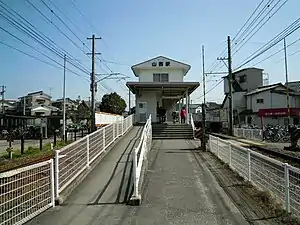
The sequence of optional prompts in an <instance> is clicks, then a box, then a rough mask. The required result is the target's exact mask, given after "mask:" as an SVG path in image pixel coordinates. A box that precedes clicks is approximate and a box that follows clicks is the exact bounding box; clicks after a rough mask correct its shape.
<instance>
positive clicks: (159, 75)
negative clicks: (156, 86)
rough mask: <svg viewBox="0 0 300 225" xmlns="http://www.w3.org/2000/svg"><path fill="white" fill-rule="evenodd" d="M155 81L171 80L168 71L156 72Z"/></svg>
mask: <svg viewBox="0 0 300 225" xmlns="http://www.w3.org/2000/svg"><path fill="white" fill-rule="evenodd" d="M153 82H169V74H168V73H154V74H153Z"/></svg>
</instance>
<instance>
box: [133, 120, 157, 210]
mask: <svg viewBox="0 0 300 225" xmlns="http://www.w3.org/2000/svg"><path fill="white" fill-rule="evenodd" d="M151 146H152V124H151V115H150V116H149V118H148V120H147V122H146V124H145V126H144V128H143V132H142V134H141V139H140V142H139V144H138V146H137V147H136V148H135V149H134V151H133V156H132V161H133V194H132V200H133V201H135V202H136V203H135V204H138V205H139V204H140V202H141V194H140V189H141V186H142V179H141V175H142V170H143V164H144V163H143V162H144V160H145V159H146V158H147V153H148V151H149V150H150V149H151Z"/></svg>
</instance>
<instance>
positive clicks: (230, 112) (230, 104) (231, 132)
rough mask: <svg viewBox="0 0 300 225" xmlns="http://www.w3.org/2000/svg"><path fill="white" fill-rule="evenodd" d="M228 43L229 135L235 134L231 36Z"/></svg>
mask: <svg viewBox="0 0 300 225" xmlns="http://www.w3.org/2000/svg"><path fill="white" fill-rule="evenodd" d="M227 44H228V76H229V77H228V78H229V82H228V85H229V96H228V97H229V132H228V133H229V135H230V136H233V109H232V82H233V79H232V68H231V64H232V59H231V41H230V36H228V37H227Z"/></svg>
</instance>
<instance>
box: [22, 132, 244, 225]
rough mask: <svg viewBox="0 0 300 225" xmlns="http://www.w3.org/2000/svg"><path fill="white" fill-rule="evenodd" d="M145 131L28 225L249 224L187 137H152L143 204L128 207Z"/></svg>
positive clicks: (118, 148) (133, 135)
mask: <svg viewBox="0 0 300 225" xmlns="http://www.w3.org/2000/svg"><path fill="white" fill-rule="evenodd" d="M141 132H142V127H137V126H135V127H133V128H132V130H131V131H130V132H129V133H128V134H127V135H126V136H125V137H124V138H123V139H122V140H120V142H119V143H118V144H116V145H115V146H114V148H113V149H112V150H111V151H110V152H109V153H108V154H107V155H106V156H105V157H104V158H103V159H102V160H101V162H100V163H99V164H98V165H97V166H96V167H95V168H94V170H93V171H92V172H91V173H90V174H89V175H88V176H87V177H86V178H85V180H84V181H83V182H82V183H81V184H80V185H79V186H78V187H77V188H76V189H75V191H73V193H72V194H71V195H70V196H69V197H68V198H67V200H66V201H65V202H64V203H63V204H62V205H60V206H56V207H55V208H53V209H49V210H47V211H46V212H44V213H42V214H41V215H39V216H37V217H36V218H34V219H32V220H31V221H29V222H28V223H26V224H28V225H34V224H35V225H36V224H41V225H56V224H59V225H69V224H72V225H97V224H105V225H110V224H143V225H147V224H209V225H214V224H239V225H240V224H248V222H247V221H246V220H245V219H244V217H243V216H242V214H241V213H240V212H239V211H238V210H237V208H236V207H235V206H234V204H233V203H232V201H231V200H230V199H229V198H228V197H227V195H226V194H225V192H224V191H223V189H222V188H221V187H220V186H219V184H218V183H217V181H216V180H215V179H214V176H213V175H212V174H211V172H210V171H209V169H208V168H206V167H205V166H204V163H202V162H201V159H198V158H196V157H195V154H194V152H193V150H191V149H193V148H194V145H193V144H192V143H191V142H190V141H188V140H155V141H153V145H152V146H153V147H152V150H151V151H150V153H149V155H148V159H149V166H148V171H147V174H146V176H145V184H144V189H143V196H142V198H143V201H142V204H141V205H140V206H129V205H127V204H126V201H127V200H128V198H129V195H130V192H131V191H132V190H131V187H132V185H131V183H130V182H131V179H129V177H130V171H131V166H132V162H131V152H132V151H133V149H134V148H135V147H136V146H137V145H138V142H139V137H140V134H141ZM199 160H200V161H199Z"/></svg>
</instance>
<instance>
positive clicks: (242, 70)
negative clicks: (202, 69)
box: [222, 67, 263, 78]
mask: <svg viewBox="0 0 300 225" xmlns="http://www.w3.org/2000/svg"><path fill="white" fill-rule="evenodd" d="M246 70H260V71H263V69H261V68H257V67H247V68H244V69H240V70H237V71H234V72H233V73H232V74H237V73H241V72H244V71H246ZM225 77H228V75H226V76H223V77H222V78H225Z"/></svg>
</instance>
